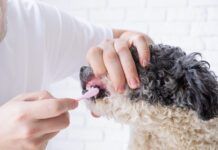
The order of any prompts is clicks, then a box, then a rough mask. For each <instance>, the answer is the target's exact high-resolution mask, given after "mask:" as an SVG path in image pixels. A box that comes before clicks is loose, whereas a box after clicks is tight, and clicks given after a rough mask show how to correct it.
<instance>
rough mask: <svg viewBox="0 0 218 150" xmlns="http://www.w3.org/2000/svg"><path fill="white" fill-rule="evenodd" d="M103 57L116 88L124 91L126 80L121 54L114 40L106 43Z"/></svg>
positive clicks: (120, 91) (118, 90)
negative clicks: (116, 49) (120, 58)
mask: <svg viewBox="0 0 218 150" xmlns="http://www.w3.org/2000/svg"><path fill="white" fill-rule="evenodd" d="M103 58H104V64H105V66H106V68H107V72H108V74H109V77H110V79H111V81H112V83H113V85H114V88H115V90H116V91H117V92H119V93H122V92H123V91H124V89H125V82H126V80H125V75H124V72H123V69H122V65H121V63H120V60H119V56H118V55H117V53H116V51H115V49H114V45H113V42H108V43H107V44H105V45H104V54H103Z"/></svg>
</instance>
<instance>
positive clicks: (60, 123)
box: [35, 113, 70, 136]
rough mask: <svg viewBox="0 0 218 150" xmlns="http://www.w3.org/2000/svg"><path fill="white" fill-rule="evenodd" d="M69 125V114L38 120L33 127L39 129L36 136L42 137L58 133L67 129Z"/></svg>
mask: <svg viewBox="0 0 218 150" xmlns="http://www.w3.org/2000/svg"><path fill="white" fill-rule="evenodd" d="M69 123H70V119H69V113H64V114H61V115H59V116H57V117H54V118H49V119H42V120H38V121H37V122H36V123H35V126H37V127H38V128H39V132H38V133H37V134H38V135H39V136H42V135H45V134H49V133H54V132H59V131H60V130H62V129H65V128H66V127H68V126H69Z"/></svg>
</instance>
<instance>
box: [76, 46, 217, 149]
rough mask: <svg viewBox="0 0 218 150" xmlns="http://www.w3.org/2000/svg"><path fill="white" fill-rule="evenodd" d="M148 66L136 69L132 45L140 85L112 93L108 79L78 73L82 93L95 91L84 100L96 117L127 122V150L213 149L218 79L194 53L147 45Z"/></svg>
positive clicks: (86, 71) (87, 70) (89, 71)
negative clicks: (128, 134)
mask: <svg viewBox="0 0 218 150" xmlns="http://www.w3.org/2000/svg"><path fill="white" fill-rule="evenodd" d="M150 51H151V62H150V65H149V67H147V68H143V67H141V65H140V63H139V60H138V54H137V51H136V50H134V49H131V52H132V55H133V58H134V61H135V64H136V68H137V71H138V74H139V78H140V81H141V85H140V87H139V88H138V89H134V90H133V89H130V88H129V87H128V86H127V87H126V89H125V91H124V93H123V94H119V93H117V92H115V90H114V89H113V86H112V83H111V81H110V79H109V78H107V77H104V78H101V79H100V78H96V77H95V76H94V74H93V72H92V69H91V68H90V67H82V68H81V72H80V79H81V85H82V89H83V93H85V92H86V91H87V90H88V89H89V88H90V87H96V88H99V89H100V91H99V94H98V95H97V96H95V97H92V98H91V99H90V100H87V101H86V104H87V106H88V108H89V109H90V110H91V111H92V112H93V113H94V114H96V115H99V116H102V117H104V116H105V117H107V118H113V119H115V120H116V121H118V122H121V123H125V124H128V125H129V126H131V134H130V135H131V138H130V142H129V150H147V149H148V150H150V149H154V150H156V149H179V150H184V149H217V147H218V126H217V124H218V118H217V115H218V82H217V77H216V75H215V74H214V73H213V72H212V71H210V69H209V67H208V63H207V62H205V61H202V60H198V59H197V56H199V54H198V53H193V54H190V55H186V54H185V53H184V51H182V50H181V49H180V48H178V47H172V46H167V45H152V46H151V47H150Z"/></svg>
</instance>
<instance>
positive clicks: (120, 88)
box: [116, 85, 125, 94]
mask: <svg viewBox="0 0 218 150" xmlns="http://www.w3.org/2000/svg"><path fill="white" fill-rule="evenodd" d="M124 89H125V88H124V86H123V85H122V86H119V87H118V88H117V90H116V91H117V92H118V93H120V94H122V93H123V92H124Z"/></svg>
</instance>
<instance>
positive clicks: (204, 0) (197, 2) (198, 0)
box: [189, 0, 218, 7]
mask: <svg viewBox="0 0 218 150" xmlns="http://www.w3.org/2000/svg"><path fill="white" fill-rule="evenodd" d="M189 3H190V5H191V6H203V7H205V6H218V1H217V0H189Z"/></svg>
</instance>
